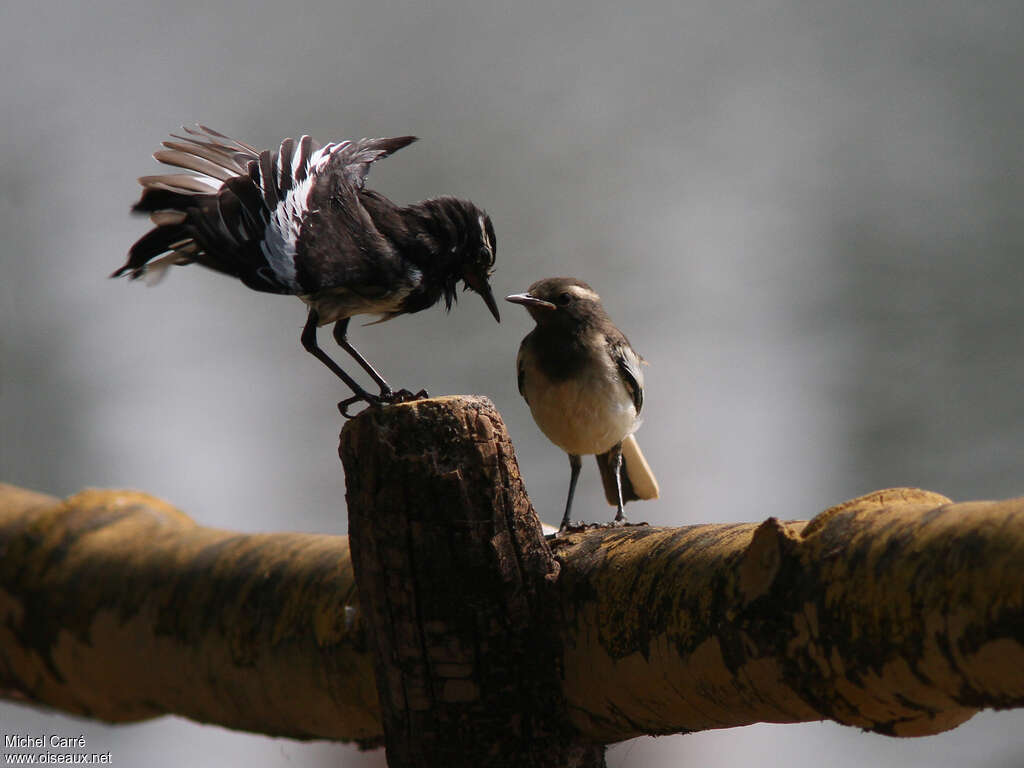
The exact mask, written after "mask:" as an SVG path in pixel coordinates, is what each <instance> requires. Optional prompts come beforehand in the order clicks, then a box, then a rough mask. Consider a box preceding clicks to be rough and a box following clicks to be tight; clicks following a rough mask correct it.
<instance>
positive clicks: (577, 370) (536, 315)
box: [506, 277, 658, 531]
mask: <svg viewBox="0 0 1024 768" xmlns="http://www.w3.org/2000/svg"><path fill="white" fill-rule="evenodd" d="M506 301H511V302H513V303H515V304H522V305H523V306H525V307H526V310H527V311H528V312H529V313H530V316H531V317H533V319H534V320H535V321H536V323H537V327H536V328H534V329H533V330H532V331H531V332H530V333H528V334H527V335H526V338H524V339H523V342H522V344H521V345H520V347H519V355H518V357H517V358H516V372H517V376H518V384H519V393H520V394H521V395H522V396H523V398H524V399H525V400H526V402H527V404H528V405H529V406H530V413H531V414H532V415H533V420H534V421H535V422H537V426H539V427H540V429H541V431H542V432H543V433H544V434H545V435H546V436H547V437H548V439H549V440H551V442H553V443H554V444H555V445H557V446H558V447H559V448H561V449H562V450H564V451H565V452H566V453H567V454H569V468H570V475H569V495H568V498H567V499H566V503H565V514H564V515H563V517H562V524H561V526H560V527H559V530H560V531H564V530H565V529H566V528H567V527H568V526H569V520H570V514H571V510H572V498H573V494H574V493H575V490H576V481H577V480H578V479H579V473H580V467H581V460H580V456H581V455H588V454H593V455H594V456H595V457H596V458H597V466H598V469H599V470H600V472H601V480H602V482H603V484H604V490H605V498H607V499H608V503H609V504H614V505H615V506H616V508H617V510H616V515H615V522H616V523H621V522H623V521H624V520H625V514H624V512H623V505H624V504H625V502H628V501H632V500H634V499H652V498H657V496H658V483H657V481H656V480H655V479H654V474H653V473H652V472H651V469H650V467H649V466H648V465H647V461H646V460H645V459H644V456H643V454H642V453H641V452H640V447H639V446H638V445H637V442H636V439H635V438H634V437H633V433H634V432H635V431H636V429H637V427H639V426H640V411H641V410H642V409H643V405H644V375H643V371H642V370H641V365H642V364H643V363H644V360H643V358H641V357H640V355H638V354H637V353H636V352H635V351H634V350H633V347H632V346H631V345H630V343H629V339H627V338H626V337H625V335H624V334H623V333H622V331H620V330H619V329H618V328H616V327H615V324H614V323H613V322H612V321H611V318H609V317H608V314H607V313H606V312H605V311H604V307H602V306H601V297H600V296H598V295H597V293H596V292H595V291H594V289H593V288H591V287H590V286H589V285H587V284H586V283H584V282H582V281H581V280H576V279H575V278H571V277H552V278H548V279H546V280H540V281H538V282H536V283H534V284H533V285H531V286H530V288H529V290H528V291H527V292H526V293H519V294H514V295H512V296H507V297H506ZM622 470H625V471H622Z"/></svg>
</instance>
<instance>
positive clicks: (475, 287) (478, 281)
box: [462, 274, 501, 323]
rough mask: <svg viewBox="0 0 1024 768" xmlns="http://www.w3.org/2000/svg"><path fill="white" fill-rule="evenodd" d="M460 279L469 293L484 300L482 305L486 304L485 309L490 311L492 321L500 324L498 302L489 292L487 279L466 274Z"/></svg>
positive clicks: (489, 285) (489, 286)
mask: <svg viewBox="0 0 1024 768" xmlns="http://www.w3.org/2000/svg"><path fill="white" fill-rule="evenodd" d="M462 279H463V281H464V282H465V283H466V285H467V286H468V287H469V289H470V290H471V291H473V292H474V293H479V294H480V298H481V299H483V300H484V304H486V305H487V308H488V309H489V310H491V314H492V315H494V319H495V320H497V321H498V322H499V323H500V322H501V315H499V314H498V302H496V301H495V300H494V294H493V293H492V292H491V284H490V283H488V282H487V278H486V277H483V278H481V277H477V276H476V275H472V274H467V275H465V276H463V278H462Z"/></svg>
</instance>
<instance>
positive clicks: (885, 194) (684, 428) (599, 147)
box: [0, 0, 1024, 767]
mask: <svg viewBox="0 0 1024 768" xmlns="http://www.w3.org/2000/svg"><path fill="white" fill-rule="evenodd" d="M1022 33H1024V6H1022V5H1021V4H1020V2H1019V0H1018V1H1016V2H1005V3H999V2H974V3H948V2H924V0H920V1H917V2H903V3H890V2H881V1H880V0H866V1H864V2H859V3H851V2H839V1H838V0H826V1H824V2H816V3H810V2H801V1H800V0H774V1H773V2H764V3H760V4H746V3H740V2H735V1H734V0H716V1H715V2H708V1H706V0H705V1H701V2H687V3H679V2H653V3H649V2H633V3H619V2H607V1H606V0H599V1H598V2H593V1H590V0H570V1H569V2H563V3H560V4H557V5H547V4H541V3H534V2H518V3H507V2H503V3H493V2H481V0H458V1H456V2H443V3H417V2H390V1H389V2H375V3H332V2H319V3H280V2H279V3H266V2H261V3H223V4H217V3H210V2H208V1H204V2H179V3H159V4H158V3H154V2H113V1H112V0H94V1H93V2H89V3H80V4H71V3H65V4H59V3H37V2H31V3H29V2H21V1H20V0H19V1H14V0H7V1H6V2H5V3H3V4H2V6H0V96H2V108H0V141H2V146H0V169H2V176H0V180H2V184H0V227H2V230H0V231H2V237H0V323H2V329H3V331H2V334H0V335H2V340H0V344H2V350H0V352H2V355H0V366H2V368H0V434H2V440H0V477H2V478H3V479H4V480H7V481H9V482H14V483H18V484H21V485H24V486H28V487H31V488H36V489H40V490H44V491H48V492H51V493H55V494H67V493H71V492H74V491H76V490H79V489H80V488H82V487H84V486H99V487H118V486H128V487H135V488H140V489H144V490H146V491H149V492H152V493H154V494H157V495H160V496H162V497H164V498H166V499H168V500H170V501H171V502H173V503H175V504H176V505H178V506H180V507H181V508H182V509H183V510H185V511H187V512H188V513H190V514H191V515H193V516H194V517H195V518H196V519H197V520H199V521H201V522H203V523H205V524H209V525H214V526H223V527H230V528H237V529H241V530H245V531H269V530H302V531H324V532H335V533H340V532H344V531H345V530H346V522H345V509H344V503H343V488H344V481H343V477H342V473H341V471H340V468H339V466H338V461H337V458H336V454H335V449H336V444H337V433H338V429H339V427H340V419H339V418H338V415H337V413H336V411H335V407H334V403H335V402H336V401H337V400H338V399H340V397H341V396H342V394H343V392H342V391H341V389H340V388H339V386H338V383H337V382H336V381H335V379H334V377H333V376H331V375H330V374H329V372H327V371H326V370H325V369H324V368H323V367H322V366H321V365H320V364H319V363H317V362H316V361H315V360H313V359H312V358H310V357H309V356H308V355H307V354H306V353H305V352H303V351H302V349H301V348H300V346H299V342H298V335H299V331H300V329H301V326H302V323H303V320H304V315H305V312H304V308H303V307H302V305H301V304H300V303H299V302H298V301H297V300H295V299H290V298H281V297H274V296H267V295H262V294H257V293H253V292H250V291H247V290H245V289H244V288H243V287H242V286H241V285H239V284H236V283H233V282H231V281H230V280H228V279H226V278H223V277H221V276H218V275H215V274H213V273H209V272H205V271H204V270H201V269H198V268H189V269H183V270H177V271H176V272H174V273H173V274H171V275H169V276H168V278H167V279H166V280H165V281H164V283H163V284H161V285H160V286H159V287H157V288H153V289H147V288H145V287H143V286H142V285H129V284H127V283H126V282H123V281H111V280H107V279H106V275H107V274H108V273H109V272H110V271H111V270H112V269H114V268H115V267H116V266H118V265H119V264H120V263H121V261H122V259H123V256H124V253H125V250H126V248H127V247H128V245H129V244H130V243H131V242H132V241H133V240H134V239H135V238H136V237H138V236H139V235H140V234H142V232H143V231H144V230H145V223H144V221H142V220H138V219H134V218H132V217H130V216H129V215H128V206H129V205H130V203H131V202H133V200H134V198H135V196H136V194H137V187H136V183H135V177H136V176H138V175H141V174H145V173H152V172H154V171H155V170H156V168H157V165H156V164H155V162H153V161H152V160H150V159H149V153H150V152H151V151H153V150H154V149H155V148H156V146H157V144H158V142H159V141H160V140H161V139H163V138H164V137H165V135H166V134H167V133H168V132H169V131H170V130H173V129H175V128H176V127H177V126H178V125H180V124H181V123H182V122H189V121H202V122H205V123H207V124H209V125H211V126H213V127H215V128H218V129H219V130H222V131H224V132H227V133H229V134H231V135H235V136H237V137H238V138H241V139H243V140H245V141H248V142H250V143H254V144H256V145H258V146H270V145H276V142H278V141H279V140H280V139H281V138H282V137H284V136H295V135H298V134H301V133H304V132H305V133H310V134H312V135H314V136H315V137H317V138H319V139H321V140H325V141H326V140H331V139H339V138H345V137H359V136H364V135H370V136H380V135H397V134H405V133H415V134H418V135H419V136H421V137H423V141H422V142H420V143H418V144H415V145H413V146H412V147H410V148H408V149H405V150H403V151H402V152H401V153H400V154H399V155H397V156H396V157H394V158H392V159H389V160H387V161H385V162H383V163H381V164H380V165H379V166H378V167H377V168H375V169H374V172H373V174H372V176H371V186H373V187H375V188H376V189H378V190H380V191H382V192H384V193H385V194H387V195H389V196H390V197H392V198H394V199H396V200H399V201H413V200H417V199H421V198H424V197H429V196H432V195H436V194H442V193H450V194H457V195H461V196H465V197H468V198H471V199H473V200H474V201H476V202H477V203H478V204H480V205H482V206H484V207H486V208H487V209H488V210H489V211H490V213H491V214H492V216H493V218H494V224H495V227H496V229H497V233H498V272H497V274H496V275H495V277H494V286H495V292H496V293H497V294H499V295H505V294H508V293H512V292H516V291H520V290H522V289H524V288H526V286H528V285H529V284H530V283H531V282H533V281H534V280H536V279H538V278H540V277H545V276H549V275H555V274H564V275H574V276H578V277H581V278H583V279H585V280H587V281H588V282H590V283H591V284H592V285H593V286H594V287H595V288H596V289H597V290H598V291H599V292H600V293H601V294H602V296H603V297H604V301H605V305H606V307H607V309H608V310H609V312H610V313H611V315H612V317H613V318H615V319H616V320H617V322H618V323H619V325H620V326H621V328H622V329H623V330H624V331H625V332H626V333H627V335H629V336H630V338H631V339H632V341H633V343H634V345H635V346H636V347H637V349H638V350H639V351H640V352H641V353H642V354H643V355H645V356H646V357H647V359H648V360H649V361H650V363H651V365H650V368H649V369H648V371H647V377H648V392H647V405H646V414H647V417H646V418H647V420H646V423H645V425H644V426H643V428H642V429H641V431H640V433H639V437H640V441H641V444H642V445H643V446H644V448H645V451H646V453H647V455H648V458H649V460H650V462H651V464H652V465H653V467H654V469H655V470H656V472H657V473H658V474H659V476H660V480H661V485H662V492H663V495H662V498H661V500H659V501H657V502H649V503H645V504H642V505H633V506H631V508H630V510H629V512H630V513H631V516H632V517H633V518H634V519H646V520H649V521H651V522H652V523H661V524H686V523H696V522H706V521H737V520H759V519H763V518H765V517H767V516H769V515H777V516H780V517H787V518H805V517H808V516H811V515H813V514H814V513H816V512H817V511H820V510H821V509H823V508H825V507H826V506H829V505H830V504H833V503H836V502H839V501H841V500H844V499H847V498H849V497H852V496H855V495H858V494H861V493H864V492H867V491H870V490H873V489H876V488H882V487H886V486H892V485H914V486H921V487H925V488H929V489H932V490H935V491H939V492H942V493H945V494H947V495H949V496H951V497H953V498H955V499H976V498H999V497H1008V496H1014V495H1018V494H1021V493H1024V478H1022V476H1021V472H1020V469H1021V457H1022V455H1024V451H1022V449H1024V433H1022V429H1021V427H1022V424H1024V398H1022V397H1021V392H1022V390H1024V355H1022V347H1024V344H1022V339H1021V333H1020V329H1021V323H1020V317H1021V308H1020V303H1021V302H1020V296H1021V287H1022V280H1021V278H1022V267H1021V251H1022V247H1021V246H1022V244H1024V217H1022V215H1021V210H1022V205H1024V184H1022V180H1021V173H1022V171H1024V156H1022V148H1021V147H1022V141H1021V138H1022V132H1021V125H1022V119H1024V96H1022V89H1021V82H1020V77H1021V71H1022V64H1024V46H1022V44H1021V39H1022ZM502 309H503V312H504V318H505V319H504V321H503V322H502V324H501V325H500V326H498V325H495V324H494V323H493V322H492V321H491V320H490V318H489V316H488V314H487V312H486V309H485V308H484V306H483V304H482V303H481V302H480V301H479V300H478V299H477V298H476V297H474V296H471V295H465V296H464V298H463V300H462V301H461V302H460V303H459V305H458V306H457V307H456V309H455V310H454V311H453V312H452V313H451V315H450V316H447V317H446V316H445V314H444V312H443V311H442V310H440V309H437V308H435V309H434V310H431V311H427V312H424V313H422V314H419V315H416V316H414V317H406V318H401V319H398V320H395V321H393V322H391V323H389V324H387V325H384V326H376V327H373V328H361V327H354V328H353V332H352V338H353V340H354V342H355V343H356V344H357V345H358V346H359V347H360V348H361V349H363V350H364V351H365V352H366V353H367V354H368V355H369V356H370V357H371V358H372V359H373V360H375V361H376V362H377V363H379V365H380V366H381V368H382V369H383V370H384V371H385V373H386V374H387V375H388V376H389V377H390V378H391V379H392V380H393V381H394V382H395V383H396V384H399V385H406V386H411V387H422V386H425V387H427V388H428V389H430V390H431V391H432V392H433V393H485V394H487V395H489V396H490V397H491V398H493V399H494V401H495V402H496V404H497V406H498V408H499V409H500V410H501V412H502V413H503V415H504V416H505V419H506V422H507V424H508V428H509V430H510V431H511V434H512V437H513V439H514V440H515V443H516V446H517V448H518V454H519V461H520V464H521V467H522V471H523V474H524V476H525V479H526V482H527V485H528V488H529V490H530V493H531V495H532V498H533V500H534V503H535V504H536V506H537V508H538V510H539V511H540V512H541V515H542V517H544V518H545V519H547V520H548V521H552V522H553V521H556V520H557V517H558V513H559V510H560V508H561V505H562V503H563V498H564V492H565V485H566V482H567V477H568V464H567V461H566V460H565V457H564V455H562V454H561V453H560V452H559V451H558V450H557V449H556V448H554V447H553V446H552V445H550V444H549V443H547V442H546V441H545V440H544V439H543V437H542V436H541V435H540V433H539V432H538V430H537V429H536V427H535V426H534V425H533V423H532V421H531V419H530V416H529V413H528V411H527V409H526V407H525V405H524V404H523V403H522V401H521V400H520V398H519V395H518V393H517V392H516V388H515V381H514V370H513V368H514V364H513V360H514V357H515V351H516V347H517V345H518V343H519V339H520V338H521V337H522V336H523V335H524V334H525V333H526V332H527V331H528V330H529V328H530V325H531V324H530V322H529V320H528V318H527V316H526V314H525V313H524V312H522V310H521V309H519V308H517V307H513V306H511V305H504V304H503V307H502ZM325 337H326V334H325ZM453 340H454V341H455V343H453ZM325 342H329V339H327V338H325ZM598 486H599V483H598V482H597V477H596V472H595V470H594V469H593V465H592V463H589V462H588V463H587V464H586V465H585V468H584V474H583V477H582V485H581V491H580V495H579V496H578V502H577V503H578V506H577V509H578V510H579V512H580V513H581V514H586V515H588V516H590V517H592V518H602V517H607V516H610V515H611V509H610V508H608V507H607V506H606V505H605V504H604V502H603V500H602V498H601V495H600V493H599V488H598ZM1022 729H1024V717H1022V715H1021V714H1020V713H1003V714H992V713H987V714H983V715H980V716H978V717H976V718H975V719H974V720H972V721H971V722H970V723H968V724H966V725H964V726H962V727H960V728H958V729H956V730H955V731H953V732H951V733H948V734H945V735H942V736H938V737H933V738H928V739H921V740H913V741H899V740H893V739H888V738H885V737H881V736H873V735H867V734H861V733H859V732H857V731H856V730H854V729H850V728H842V727H839V726H836V725H831V724H813V725H805V726H767V725H765V726H752V727H749V728H744V729H738V730H732V731H719V732H710V733H702V734H697V735H691V736H688V737H667V738H660V739H656V740H655V739H639V740H635V741H632V742H628V743H626V744H623V745H620V746H617V747H615V748H613V749H612V751H611V756H610V762H611V764H612V765H615V766H668V765H681V764H688V765H701V766H731V765H740V764H749V763H752V762H755V761H756V762H757V763H759V764H760V765H765V766H771V765H785V766H812V765H813V766H816V765H819V764H821V763H822V762H823V761H825V762H827V763H828V764H829V765H833V766H860V765H873V764H881V765H907V766H918V765H920V766H926V765H927V766H963V765H979V766H993V767H996V766H1000V767H1001V766H1011V765H1019V764H1021V763H1024V736H1022V735H1021V731H1022ZM0 731H2V732H6V733H10V732H19V733H24V732H29V733H38V732H47V733H51V732H56V733H60V734H63V735H74V734H78V733H81V732H85V733H86V734H87V737H88V743H89V747H90V749H95V750H96V751H107V750H110V751H111V752H112V753H113V759H114V762H115V764H116V765H122V766H125V765H132V766H134V765H146V766H180V765H196V766H218V765H224V764H245V765H253V766H302V765H337V764H339V763H341V764H343V765H381V764H382V758H381V756H380V755H379V754H377V755H373V754H371V755H359V754H358V753H356V752H355V751H354V750H351V749H349V748H344V747H339V746H336V745H331V744H301V743H297V742H292V741H287V740H270V739H266V738H263V737H258V736H250V735H244V734H236V733H231V732H228V731H225V730H222V729H218V728H211V727H203V726H198V725H194V724H192V723H189V722H186V721H182V720H175V719H171V718H167V719H163V720H158V721H155V722H152V723H146V724H141V725H133V726H125V727H118V728H107V727H102V726H98V725H96V724H93V723H91V722H87V721H82V720H75V719H69V718H64V717H59V716H55V715H50V714H43V713H39V712H36V711H33V710H31V709H27V708H22V707H17V706H10V705H0Z"/></svg>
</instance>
